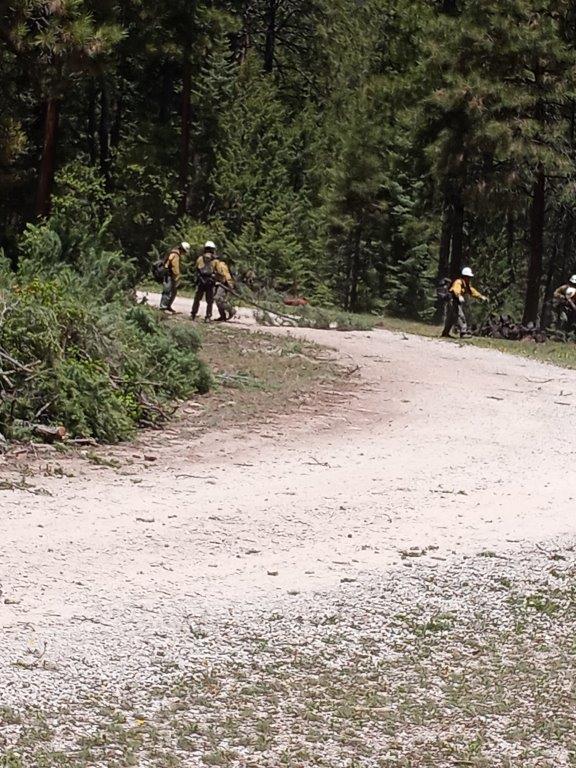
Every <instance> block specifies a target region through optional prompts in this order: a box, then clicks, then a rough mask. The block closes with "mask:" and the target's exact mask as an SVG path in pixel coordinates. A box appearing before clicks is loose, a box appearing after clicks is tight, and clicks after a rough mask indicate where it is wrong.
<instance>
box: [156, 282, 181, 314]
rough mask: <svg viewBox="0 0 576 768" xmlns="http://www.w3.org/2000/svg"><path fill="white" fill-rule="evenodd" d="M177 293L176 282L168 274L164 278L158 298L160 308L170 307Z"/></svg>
mask: <svg viewBox="0 0 576 768" xmlns="http://www.w3.org/2000/svg"><path fill="white" fill-rule="evenodd" d="M177 293H178V282H177V281H176V280H175V279H174V278H173V277H172V275H168V276H167V277H165V278H164V286H163V290H162V298H161V299H160V309H172V304H174V299H175V298H176V294H177Z"/></svg>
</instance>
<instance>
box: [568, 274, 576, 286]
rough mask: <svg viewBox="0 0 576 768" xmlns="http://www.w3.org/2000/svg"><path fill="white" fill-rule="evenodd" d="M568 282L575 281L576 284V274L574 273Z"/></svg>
mask: <svg viewBox="0 0 576 768" xmlns="http://www.w3.org/2000/svg"><path fill="white" fill-rule="evenodd" d="M568 282H570V283H574V285H576V275H572V277H571V278H570V280H569V281H568Z"/></svg>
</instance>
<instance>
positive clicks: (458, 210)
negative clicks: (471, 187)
mask: <svg viewBox="0 0 576 768" xmlns="http://www.w3.org/2000/svg"><path fill="white" fill-rule="evenodd" d="M452 206H453V214H452V216H453V218H452V253H451V254H450V277H452V278H456V277H458V275H459V274H460V273H461V272H462V267H463V266H464V265H463V263H462V256H463V252H464V205H463V203H462V192H461V190H460V189H459V188H456V189H455V190H454V195H453V203H452Z"/></svg>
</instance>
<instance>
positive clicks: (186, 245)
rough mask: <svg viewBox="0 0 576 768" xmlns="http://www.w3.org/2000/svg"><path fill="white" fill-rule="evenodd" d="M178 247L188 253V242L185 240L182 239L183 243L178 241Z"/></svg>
mask: <svg viewBox="0 0 576 768" xmlns="http://www.w3.org/2000/svg"><path fill="white" fill-rule="evenodd" d="M180 248H182V250H183V251H185V252H186V253H190V243H187V242H186V240H184V242H183V243H180Z"/></svg>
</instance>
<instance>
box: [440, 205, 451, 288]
mask: <svg viewBox="0 0 576 768" xmlns="http://www.w3.org/2000/svg"><path fill="white" fill-rule="evenodd" d="M451 241H452V206H451V205H450V199H449V196H448V194H447V193H446V194H445V195H444V205H443V213H442V232H441V234H440V249H439V252H438V271H437V273H436V280H437V282H440V280H442V279H443V278H444V277H449V272H450V243H451Z"/></svg>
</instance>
